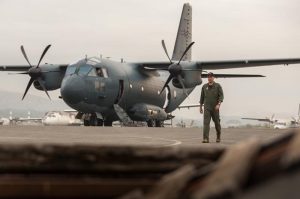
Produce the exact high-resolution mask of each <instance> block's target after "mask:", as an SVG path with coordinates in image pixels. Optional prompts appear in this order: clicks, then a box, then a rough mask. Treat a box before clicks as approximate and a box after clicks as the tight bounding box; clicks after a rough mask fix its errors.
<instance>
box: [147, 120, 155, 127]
mask: <svg viewBox="0 0 300 199" xmlns="http://www.w3.org/2000/svg"><path fill="white" fill-rule="evenodd" d="M147 125H148V127H155V121H154V120H152V119H150V120H148V121H147Z"/></svg>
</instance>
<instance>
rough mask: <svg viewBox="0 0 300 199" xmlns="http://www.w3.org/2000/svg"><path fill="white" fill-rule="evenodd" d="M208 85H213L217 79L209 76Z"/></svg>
mask: <svg viewBox="0 0 300 199" xmlns="http://www.w3.org/2000/svg"><path fill="white" fill-rule="evenodd" d="M207 79H208V83H213V82H214V80H215V78H214V77H213V76H208V78H207Z"/></svg>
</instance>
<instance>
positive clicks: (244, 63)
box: [197, 58, 300, 70]
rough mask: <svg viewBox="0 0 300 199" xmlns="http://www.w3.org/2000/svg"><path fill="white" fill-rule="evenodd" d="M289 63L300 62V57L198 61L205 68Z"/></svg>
mask: <svg viewBox="0 0 300 199" xmlns="http://www.w3.org/2000/svg"><path fill="white" fill-rule="evenodd" d="M289 64H300V58H296V59H262V60H239V61H209V62H197V66H198V67H200V68H202V69H204V70H217V69H230V68H246V67H258V66H272V65H289Z"/></svg>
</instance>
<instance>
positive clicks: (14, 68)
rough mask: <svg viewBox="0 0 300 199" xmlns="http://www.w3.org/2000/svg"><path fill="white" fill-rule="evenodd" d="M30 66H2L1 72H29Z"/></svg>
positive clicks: (0, 67)
mask: <svg viewBox="0 0 300 199" xmlns="http://www.w3.org/2000/svg"><path fill="white" fill-rule="evenodd" d="M29 68H30V66H28V65H20V66H0V71H28V69H29Z"/></svg>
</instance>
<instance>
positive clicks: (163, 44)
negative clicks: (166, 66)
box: [161, 40, 173, 64]
mask: <svg viewBox="0 0 300 199" xmlns="http://www.w3.org/2000/svg"><path fill="white" fill-rule="evenodd" d="M161 44H162V47H163V48H164V51H165V53H166V55H167V57H168V59H169V61H170V63H171V64H172V63H173V62H172V60H171V58H170V56H169V53H168V50H167V47H166V44H165V41H164V40H161Z"/></svg>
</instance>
